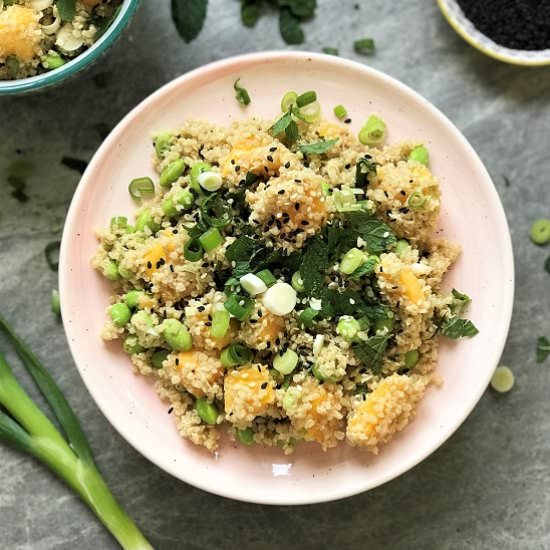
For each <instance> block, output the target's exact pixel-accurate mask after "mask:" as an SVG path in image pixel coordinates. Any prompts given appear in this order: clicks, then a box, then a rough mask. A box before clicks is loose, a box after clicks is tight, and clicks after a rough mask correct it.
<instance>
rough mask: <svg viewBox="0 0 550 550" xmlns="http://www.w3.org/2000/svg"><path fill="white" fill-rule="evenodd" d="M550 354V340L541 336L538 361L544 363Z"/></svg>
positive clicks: (538, 345)
mask: <svg viewBox="0 0 550 550" xmlns="http://www.w3.org/2000/svg"><path fill="white" fill-rule="evenodd" d="M549 355H550V340H548V338H546V336H541V337H540V338H539V339H538V340H537V363H543V362H544V361H546V359H547V358H548V356H549Z"/></svg>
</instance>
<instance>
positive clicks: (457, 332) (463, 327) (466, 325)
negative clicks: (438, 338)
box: [440, 317, 479, 340]
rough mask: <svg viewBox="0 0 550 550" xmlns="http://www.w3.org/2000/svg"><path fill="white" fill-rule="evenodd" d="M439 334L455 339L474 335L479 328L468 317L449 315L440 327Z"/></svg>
mask: <svg viewBox="0 0 550 550" xmlns="http://www.w3.org/2000/svg"><path fill="white" fill-rule="evenodd" d="M440 331H441V334H443V336H447V338H452V339H453V340H456V339H458V338H463V337H467V338H470V337H472V336H475V335H476V334H477V333H478V332H479V330H478V329H477V328H476V326H475V325H474V324H473V323H472V321H470V320H468V319H460V318H458V317H451V318H450V319H447V320H446V321H445V322H444V323H443V324H442V325H441V327H440Z"/></svg>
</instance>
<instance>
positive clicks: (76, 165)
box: [61, 157, 88, 174]
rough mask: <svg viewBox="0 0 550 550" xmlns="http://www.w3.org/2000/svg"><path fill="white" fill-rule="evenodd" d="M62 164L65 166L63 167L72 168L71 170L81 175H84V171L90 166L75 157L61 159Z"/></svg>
mask: <svg viewBox="0 0 550 550" xmlns="http://www.w3.org/2000/svg"><path fill="white" fill-rule="evenodd" d="M61 164H63V166H66V167H67V168H70V169H71V170H75V171H77V172H79V173H80V174H84V171H85V170H86V167H87V166H88V162H87V161H85V160H80V159H77V158H73V157H63V158H62V159H61Z"/></svg>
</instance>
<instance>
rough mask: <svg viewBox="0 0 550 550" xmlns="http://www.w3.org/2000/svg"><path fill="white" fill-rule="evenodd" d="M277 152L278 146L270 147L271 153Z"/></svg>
mask: <svg viewBox="0 0 550 550" xmlns="http://www.w3.org/2000/svg"><path fill="white" fill-rule="evenodd" d="M276 150H277V147H276V146H275V147H270V148H269V151H270V152H271V153H274V152H275V151H276Z"/></svg>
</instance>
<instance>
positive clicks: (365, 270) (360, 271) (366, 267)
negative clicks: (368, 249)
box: [350, 258, 378, 279]
mask: <svg viewBox="0 0 550 550" xmlns="http://www.w3.org/2000/svg"><path fill="white" fill-rule="evenodd" d="M377 264H378V259H377V258H369V259H368V260H367V261H366V262H365V263H364V264H363V265H360V266H359V267H358V268H357V269H356V270H355V271H354V272H353V273H352V274H351V275H350V277H351V278H352V279H359V277H364V276H365V275H372V274H373V273H374V268H375V267H376V265H377Z"/></svg>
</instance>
